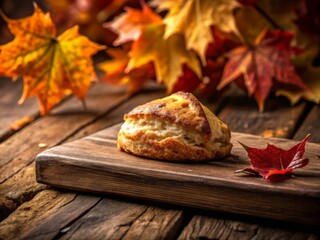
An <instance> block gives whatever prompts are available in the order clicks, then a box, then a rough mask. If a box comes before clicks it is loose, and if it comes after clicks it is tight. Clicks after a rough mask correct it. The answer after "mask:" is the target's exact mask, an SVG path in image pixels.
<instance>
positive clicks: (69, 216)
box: [0, 190, 100, 239]
mask: <svg viewBox="0 0 320 240" xmlns="http://www.w3.org/2000/svg"><path fill="white" fill-rule="evenodd" d="M99 200H100V198H98V197H94V196H88V195H87V196H85V195H77V194H75V193H61V192H57V191H54V190H44V191H42V192H40V193H39V194H37V195H36V196H35V197H34V198H33V199H32V200H31V201H29V202H26V203H24V204H22V205H21V206H20V207H19V208H18V209H17V211H15V212H13V213H12V214H11V215H10V217H8V218H6V219H4V220H3V221H2V222H0V236H1V239H53V238H54V237H55V236H56V235H57V234H58V233H59V231H60V229H61V228H63V227H64V226H66V225H68V224H70V223H71V222H73V221H74V220H75V219H77V218H79V217H80V216H81V215H82V214H83V213H84V212H85V211H88V210H89V209H90V208H92V207H93V206H94V205H95V204H96V203H97V202H98V201H99Z"/></svg>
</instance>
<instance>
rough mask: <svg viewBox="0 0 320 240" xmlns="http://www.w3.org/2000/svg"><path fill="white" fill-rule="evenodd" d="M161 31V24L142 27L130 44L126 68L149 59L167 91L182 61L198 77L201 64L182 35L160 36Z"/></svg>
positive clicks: (176, 75) (169, 89)
mask: <svg viewBox="0 0 320 240" xmlns="http://www.w3.org/2000/svg"><path fill="white" fill-rule="evenodd" d="M164 31H165V25H163V24H158V25H155V24H151V25H150V26H146V27H144V29H143V32H142V33H141V35H140V37H139V38H138V39H137V40H136V41H134V42H133V44H132V49H131V51H130V52H129V56H130V60H129V63H128V67H127V70H131V69H133V68H137V67H139V66H142V65H144V64H146V63H148V62H153V63H154V66H155V71H156V76H157V80H158V81H159V82H164V84H165V85H166V87H167V90H168V92H171V91H172V89H173V87H174V85H175V84H176V82H177V80H178V78H179V76H181V75H182V73H183V70H182V66H183V64H186V65H187V66H188V67H189V68H190V69H191V70H193V71H194V72H195V73H196V74H197V75H198V76H199V77H200V75H201V67H200V63H199V61H198V58H197V55H196V54H195V52H193V51H192V50H188V49H186V45H185V40H184V38H183V36H182V35H180V34H174V35H172V36H170V37H169V38H167V39H164V38H163V35H164Z"/></svg>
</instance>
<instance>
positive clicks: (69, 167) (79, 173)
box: [36, 126, 320, 224]
mask: <svg viewBox="0 0 320 240" xmlns="http://www.w3.org/2000/svg"><path fill="white" fill-rule="evenodd" d="M118 129H119V126H116V127H113V128H110V129H106V130H104V131H101V132H99V133H96V134H94V135H91V136H89V137H86V138H83V139H80V140H79V141H75V142H72V143H68V144H65V145H61V146H58V147H56V148H52V149H50V150H47V151H45V152H44V153H42V154H41V155H39V156H38V158H37V162H36V167H37V180H38V181H40V182H43V183H47V184H51V185H54V186H58V187H65V188H69V189H75V190H82V191H92V192H99V193H110V194H116V195H123V196H127V197H135V198H142V199H145V200H153V201H155V200H156V201H158V200H159V201H163V202H167V203H173V204H181V205H185V206H190V207H198V208H204V209H209V210H218V211H226V212H230V213H241V214H245V215H253V216H256V215H260V214H262V213H263V215H264V216H265V217H268V218H273V219H279V220H288V221H297V222H305V223H309V224H318V223H319V222H320V219H319V217H320V206H318V204H317V203H318V202H319V201H320V189H319V181H320V175H319V174H318V173H319V171H320V164H319V163H318V162H316V161H312V159H315V158H317V155H319V154H320V152H319V151H320V148H319V145H317V144H308V153H307V154H306V157H309V158H310V164H309V165H308V166H307V167H305V168H304V169H303V170H296V173H295V176H296V178H295V179H291V180H290V181H285V182H281V183H277V184H271V183H268V182H264V181H261V179H260V178H252V177H245V176H243V175H236V174H234V171H235V170H238V169H243V168H245V167H247V166H248V161H247V154H246V152H245V150H244V149H243V148H242V147H241V146H240V144H239V143H238V141H240V142H244V143H246V144H247V145H249V146H255V145H264V144H265V142H266V139H263V138H259V137H256V136H253V135H247V134H239V133H238V134H236V133H232V143H233V144H234V146H233V149H232V156H230V157H229V158H227V159H222V160H216V161H212V162H206V163H201V164H186V163H185V164H176V163H169V162H163V161H155V160H149V159H148V160H146V159H143V158H140V157H136V156H133V155H131V154H127V153H124V152H120V151H119V150H118V149H117V147H116V138H117V132H118ZM268 142H270V143H273V144H281V145H282V146H283V147H288V146H292V145H293V144H295V143H294V142H290V141H289V140H284V139H269V140H268ZM303 176H304V177H303ZM79 178H81V181H80V182H79ZM75 179H76V180H75ZM119 184H120V185H121V187H119ZM155 187H156V190H155ZM230 199H233V201H230ZM234 201H236V202H237V204H236V205H235V204H234ZM301 202H303V203H304V204H300V203H301ZM297 204H299V205H300V207H299V208H298V209H297V208H296V205H297ZM270 209H273V211H269V210H270ZM317 221H319V222H317Z"/></svg>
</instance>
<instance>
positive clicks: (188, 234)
mask: <svg viewBox="0 0 320 240" xmlns="http://www.w3.org/2000/svg"><path fill="white" fill-rule="evenodd" d="M317 238H318V237H317V236H316V235H315V234H312V233H306V232H302V231H297V229H286V230H285V229H279V228H276V227H273V228H270V227H263V226H261V225H258V224H252V223H246V222H242V221H241V222H240V221H233V220H225V219H220V218H209V217H204V216H194V217H193V218H192V220H191V221H190V223H189V224H188V225H187V226H186V227H185V228H184V230H183V231H182V233H181V235H180V236H179V238H178V239H180V240H182V239H183V240H188V239H221V240H227V239H243V240H246V239H248V240H249V239H270V240H272V239H274V240H275V239H284V240H299V239H317Z"/></svg>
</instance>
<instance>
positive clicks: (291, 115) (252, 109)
mask: <svg viewBox="0 0 320 240" xmlns="http://www.w3.org/2000/svg"><path fill="white" fill-rule="evenodd" d="M282 100H284V99H279V98H277V99H269V100H268V101H267V103H266V107H265V111H264V112H262V113H261V112H259V111H258V109H257V106H256V103H255V102H254V101H253V100H252V99H248V97H247V96H243V97H240V96H239V97H237V98H232V99H231V101H230V103H229V104H228V105H227V106H225V108H223V109H222V111H221V112H220V113H219V117H220V119H221V120H222V121H224V122H225V123H227V124H228V125H229V127H230V129H231V131H236V132H242V133H250V134H255V135H260V136H263V137H280V138H291V136H292V135H293V132H294V130H295V128H296V127H297V124H298V123H299V118H300V117H301V115H303V114H304V110H305V108H306V107H307V105H306V103H300V104H297V105H296V106H293V107H290V105H289V103H288V102H286V101H282Z"/></svg>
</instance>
